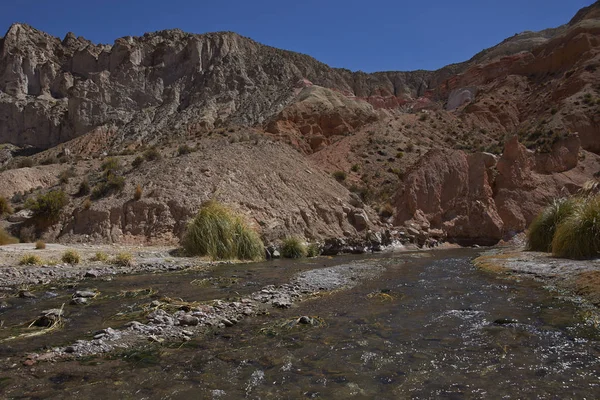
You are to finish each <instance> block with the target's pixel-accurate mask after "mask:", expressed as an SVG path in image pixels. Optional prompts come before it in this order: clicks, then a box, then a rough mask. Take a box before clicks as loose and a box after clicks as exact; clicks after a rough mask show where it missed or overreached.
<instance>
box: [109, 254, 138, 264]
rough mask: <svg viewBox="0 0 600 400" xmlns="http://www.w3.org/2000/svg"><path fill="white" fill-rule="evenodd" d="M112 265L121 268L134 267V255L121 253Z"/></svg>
mask: <svg viewBox="0 0 600 400" xmlns="http://www.w3.org/2000/svg"><path fill="white" fill-rule="evenodd" d="M112 264H114V265H118V266H120V267H129V266H131V265H133V255H132V254H131V253H126V252H120V253H118V254H117V255H116V256H115V258H113V260H112Z"/></svg>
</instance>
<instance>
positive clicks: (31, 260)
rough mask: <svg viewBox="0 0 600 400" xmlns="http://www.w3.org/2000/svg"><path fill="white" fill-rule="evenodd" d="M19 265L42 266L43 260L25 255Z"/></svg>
mask: <svg viewBox="0 0 600 400" xmlns="http://www.w3.org/2000/svg"><path fill="white" fill-rule="evenodd" d="M19 265H42V259H41V258H40V257H38V256H36V255H33V254H25V255H24V256H23V257H21V260H20V261H19Z"/></svg>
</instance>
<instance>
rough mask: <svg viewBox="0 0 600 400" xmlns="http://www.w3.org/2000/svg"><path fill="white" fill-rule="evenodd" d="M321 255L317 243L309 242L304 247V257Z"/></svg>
mask: <svg viewBox="0 0 600 400" xmlns="http://www.w3.org/2000/svg"><path fill="white" fill-rule="evenodd" d="M320 255H321V246H319V244H318V243H311V244H309V245H308V246H307V247H306V257H318V256H320Z"/></svg>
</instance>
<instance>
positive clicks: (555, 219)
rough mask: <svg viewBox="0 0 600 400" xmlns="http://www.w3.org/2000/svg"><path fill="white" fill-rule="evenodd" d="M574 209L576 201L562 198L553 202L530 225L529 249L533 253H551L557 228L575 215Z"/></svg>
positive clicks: (528, 234)
mask: <svg viewBox="0 0 600 400" xmlns="http://www.w3.org/2000/svg"><path fill="white" fill-rule="evenodd" d="M574 208H575V200H574V199H569V198H562V199H556V200H554V201H552V203H550V205H549V206H547V207H546V208H545V209H544V210H543V211H542V212H540V213H539V214H538V216H537V217H535V219H534V220H533V221H532V222H531V225H529V231H528V232H527V249H528V250H531V251H544V252H548V251H551V250H552V239H553V238H554V234H555V232H556V228H558V225H559V224H560V223H561V222H562V221H564V220H565V218H567V217H568V216H570V215H571V214H572V213H573V210H574Z"/></svg>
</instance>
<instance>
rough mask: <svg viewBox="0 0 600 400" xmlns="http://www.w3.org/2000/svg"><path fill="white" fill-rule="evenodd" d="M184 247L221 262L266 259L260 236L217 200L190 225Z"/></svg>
mask: <svg viewBox="0 0 600 400" xmlns="http://www.w3.org/2000/svg"><path fill="white" fill-rule="evenodd" d="M182 243H183V247H184V249H185V250H186V252H187V253H188V254H190V255H198V256H209V257H211V258H213V259H218V260H221V259H232V258H238V259H240V260H258V259H262V258H263V257H264V247H263V243H262V241H261V240H260V238H259V237H258V235H257V234H256V232H254V231H253V230H252V229H251V228H250V227H249V226H247V225H246V223H245V222H244V221H243V220H242V219H241V218H240V217H239V216H237V215H235V214H234V213H233V212H232V211H231V210H229V209H228V208H227V207H225V206H224V205H222V204H220V203H218V202H216V201H214V200H211V201H209V202H207V203H205V204H204V205H203V206H202V207H201V208H200V211H199V212H198V214H197V215H196V216H195V217H194V219H192V221H191V222H190V223H189V224H188V226H187V230H186V233H185V235H184V238H183V242H182Z"/></svg>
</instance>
